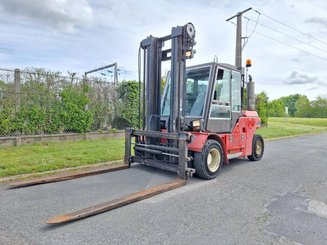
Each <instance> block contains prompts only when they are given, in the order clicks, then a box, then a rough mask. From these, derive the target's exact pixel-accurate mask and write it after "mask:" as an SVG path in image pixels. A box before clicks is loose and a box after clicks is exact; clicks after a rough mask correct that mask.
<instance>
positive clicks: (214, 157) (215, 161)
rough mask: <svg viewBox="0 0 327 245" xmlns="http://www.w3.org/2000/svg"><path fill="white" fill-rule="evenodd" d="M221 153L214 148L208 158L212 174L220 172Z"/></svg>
mask: <svg viewBox="0 0 327 245" xmlns="http://www.w3.org/2000/svg"><path fill="white" fill-rule="evenodd" d="M220 160H221V157H220V152H219V150H218V149H217V148H212V149H211V150H210V151H209V154H208V157H207V166H208V169H209V170H210V172H212V173H214V172H216V171H217V170H218V168H219V165H220Z"/></svg>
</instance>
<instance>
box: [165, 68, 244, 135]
mask: <svg viewBox="0 0 327 245" xmlns="http://www.w3.org/2000/svg"><path fill="white" fill-rule="evenodd" d="M242 78H243V76H242V75H241V72H240V71H239V70H237V69H236V67H235V66H232V65H228V64H222V63H207V64H203V65H197V66H192V67H188V68H187V69H186V93H185V96H184V97H185V99H184V103H183V104H184V106H183V111H184V112H183V113H182V115H184V118H185V119H184V120H185V122H186V125H188V126H189V127H188V128H186V129H185V130H186V131H193V130H194V129H193V127H192V126H191V125H192V122H195V121H197V122H198V121H200V124H201V129H200V130H201V131H210V132H216V133H230V132H231V131H232V129H233V128H234V125H235V124H236V122H237V120H238V119H239V117H240V116H241V107H242V106H241V86H242V84H243V83H242ZM170 89H171V86H170V73H169V74H168V76H167V82H166V86H165V89H164V93H163V96H162V102H161V129H165V128H167V123H168V121H169V120H168V117H169V115H170Z"/></svg>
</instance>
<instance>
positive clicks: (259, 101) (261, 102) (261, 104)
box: [256, 92, 268, 123]
mask: <svg viewBox="0 0 327 245" xmlns="http://www.w3.org/2000/svg"><path fill="white" fill-rule="evenodd" d="M256 109H257V112H258V114H259V116H260V118H261V122H262V123H267V122H268V96H267V94H266V92H261V93H260V94H257V96H256Z"/></svg>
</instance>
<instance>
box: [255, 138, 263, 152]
mask: <svg viewBox="0 0 327 245" xmlns="http://www.w3.org/2000/svg"><path fill="white" fill-rule="evenodd" d="M261 153H262V142H261V140H257V142H256V143H255V154H256V155H257V156H260V155H261Z"/></svg>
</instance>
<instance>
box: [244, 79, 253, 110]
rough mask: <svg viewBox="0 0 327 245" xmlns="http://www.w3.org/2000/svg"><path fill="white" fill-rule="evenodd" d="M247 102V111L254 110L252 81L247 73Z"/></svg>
mask: <svg viewBox="0 0 327 245" xmlns="http://www.w3.org/2000/svg"><path fill="white" fill-rule="evenodd" d="M246 92H247V102H248V103H247V104H248V107H247V109H248V111H255V94H254V82H253V81H252V76H251V75H249V82H248V83H247V88H246Z"/></svg>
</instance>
